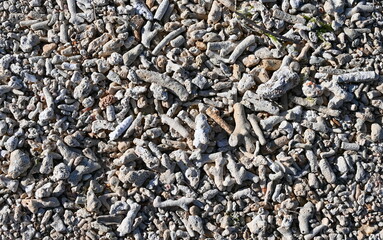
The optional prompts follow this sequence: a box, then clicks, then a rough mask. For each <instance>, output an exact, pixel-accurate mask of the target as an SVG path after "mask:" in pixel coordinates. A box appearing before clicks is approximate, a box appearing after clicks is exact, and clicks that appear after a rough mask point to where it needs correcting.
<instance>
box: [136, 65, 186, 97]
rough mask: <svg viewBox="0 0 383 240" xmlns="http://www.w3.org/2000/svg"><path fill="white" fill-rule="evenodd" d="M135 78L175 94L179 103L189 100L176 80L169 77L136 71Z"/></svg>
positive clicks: (151, 72)
mask: <svg viewBox="0 0 383 240" xmlns="http://www.w3.org/2000/svg"><path fill="white" fill-rule="evenodd" d="M136 74H137V76H138V77H139V78H140V79H141V80H143V81H145V82H149V83H156V84H158V85H160V86H161V87H164V88H167V89H169V90H170V91H171V92H173V93H174V94H176V95H177V96H178V97H179V99H180V100H181V101H186V100H187V99H188V98H189V93H188V92H187V90H186V88H185V87H184V86H183V85H182V84H181V83H179V82H177V81H176V80H174V79H172V78H171V77H169V76H166V75H163V74H161V73H157V72H153V71H148V70H141V69H140V70H137V71H136Z"/></svg>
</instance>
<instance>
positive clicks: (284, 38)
mask: <svg viewBox="0 0 383 240" xmlns="http://www.w3.org/2000/svg"><path fill="white" fill-rule="evenodd" d="M233 12H234V13H235V14H237V15H238V16H240V17H241V18H242V19H243V20H245V21H246V22H247V23H250V24H251V25H252V26H254V27H255V28H257V29H258V30H260V31H262V32H263V33H264V34H270V35H272V36H274V37H276V38H278V39H281V40H283V41H287V42H292V43H296V44H300V41H297V40H294V39H291V38H287V37H284V36H282V35H279V34H277V33H273V32H271V31H269V30H267V29H266V28H264V27H261V26H259V25H258V24H257V23H256V22H254V21H253V20H251V19H249V18H247V17H246V16H245V15H243V14H242V13H239V12H237V11H233Z"/></svg>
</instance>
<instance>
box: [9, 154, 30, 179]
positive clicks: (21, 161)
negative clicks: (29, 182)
mask: <svg viewBox="0 0 383 240" xmlns="http://www.w3.org/2000/svg"><path fill="white" fill-rule="evenodd" d="M9 161H10V163H9V167H8V175H9V176H10V177H11V178H18V177H19V176H20V175H22V174H23V173H25V172H26V171H27V170H28V169H29V167H31V165H32V163H31V159H30V157H29V156H28V155H27V154H26V153H24V152H23V151H21V150H19V149H17V150H15V151H13V152H11V154H10V158H9Z"/></svg>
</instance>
